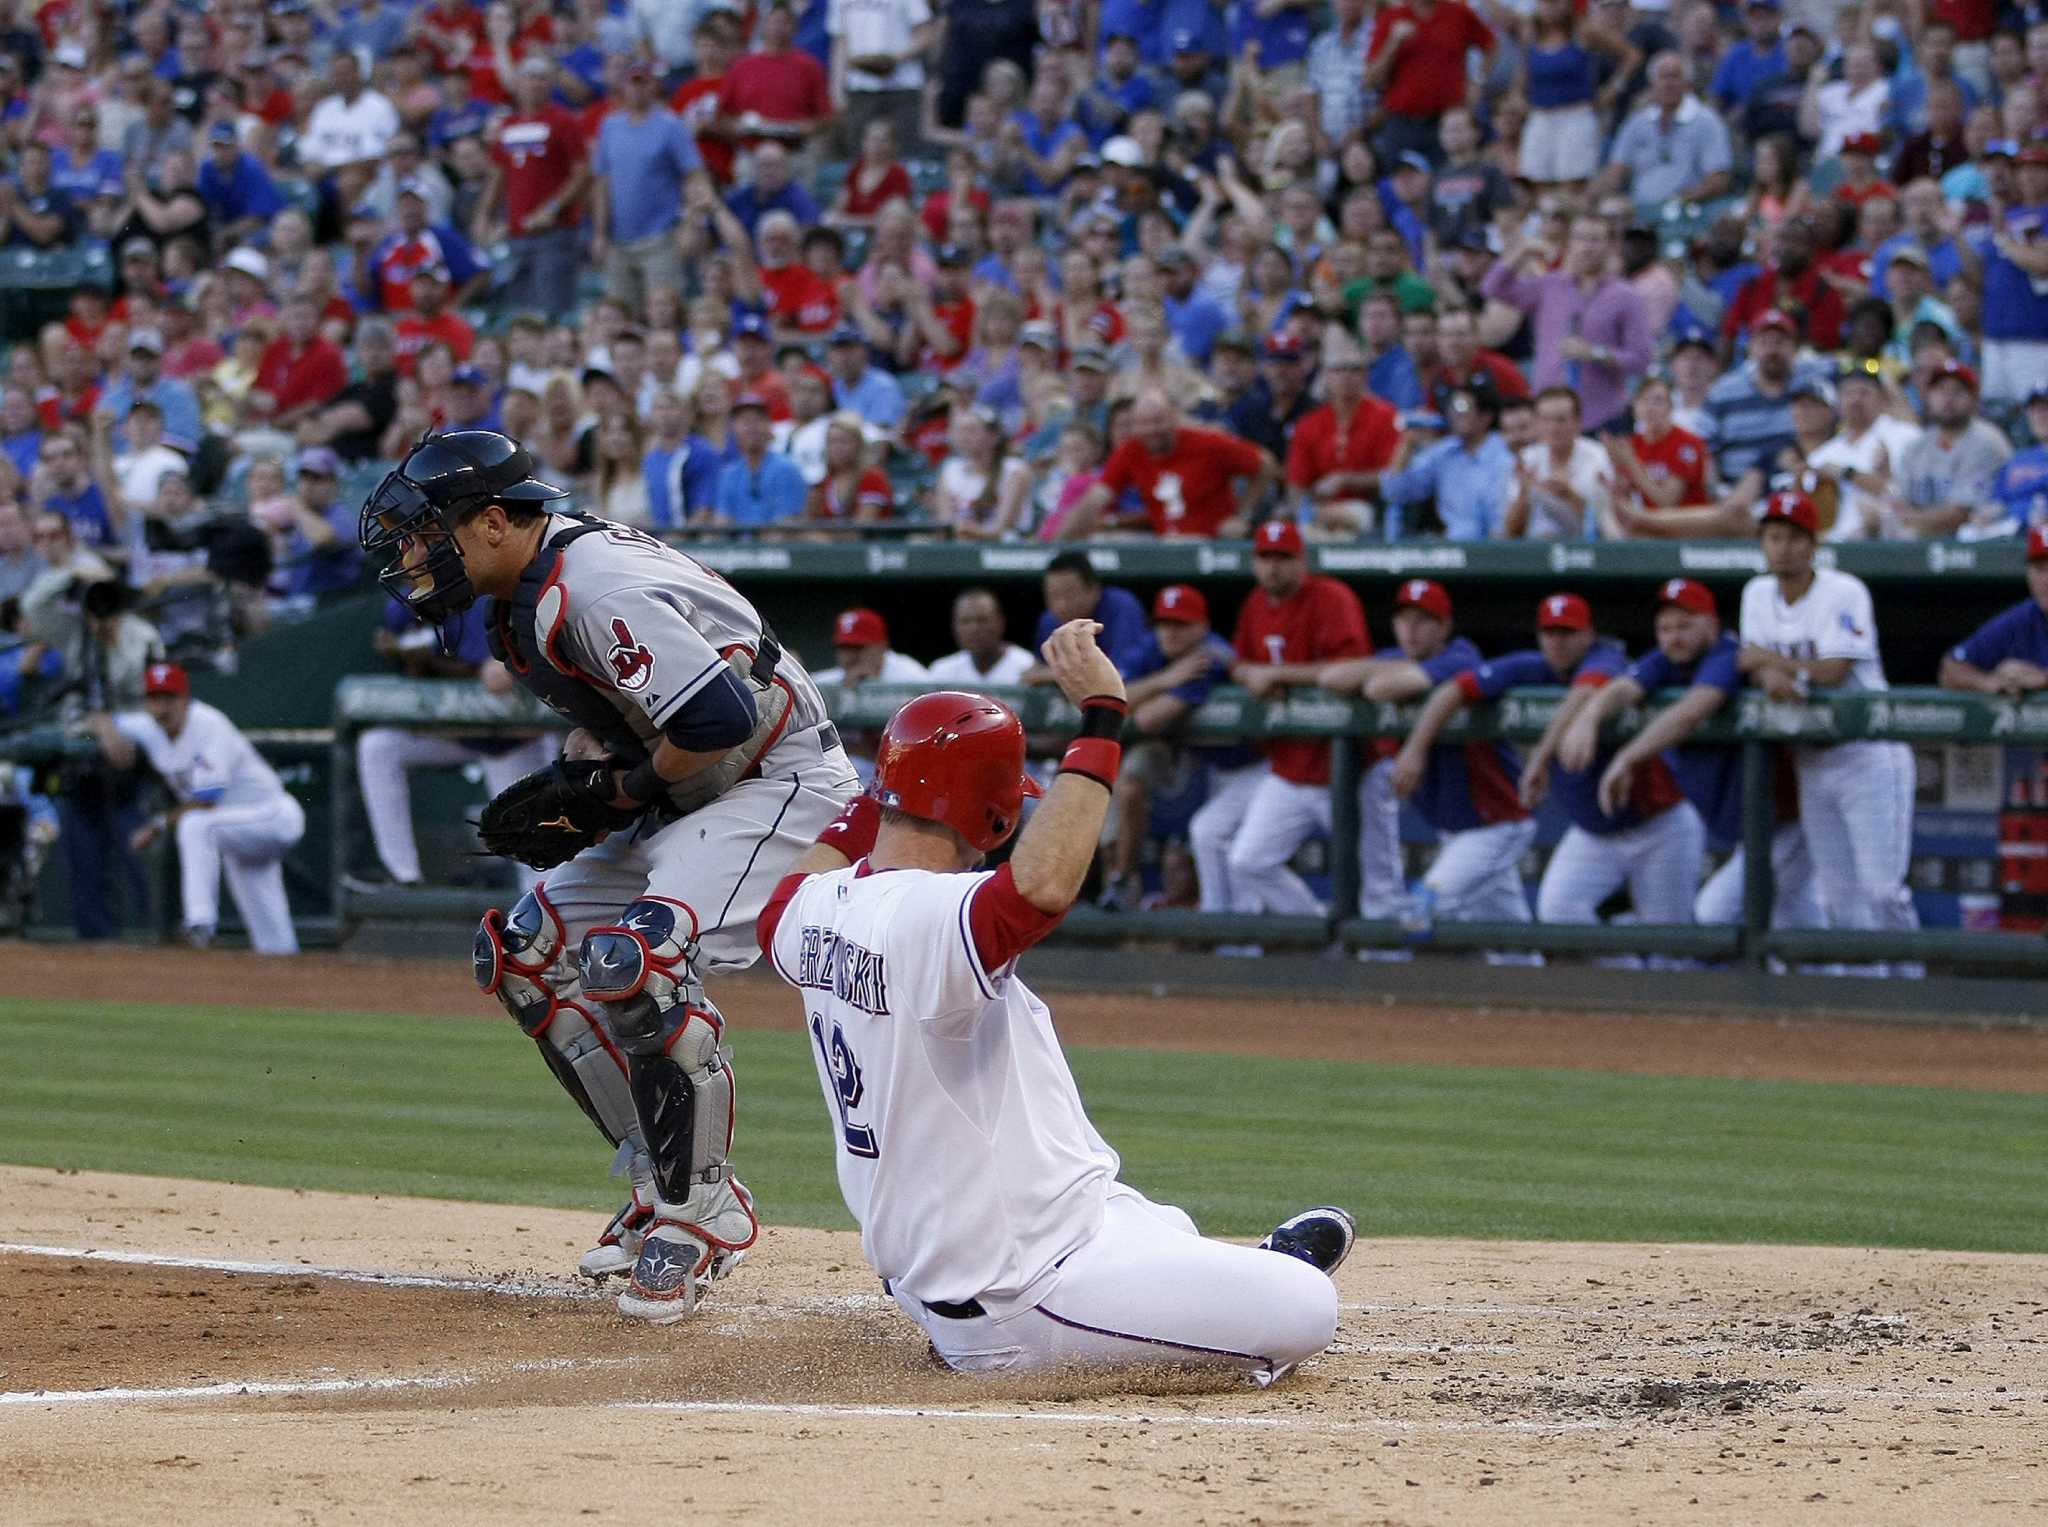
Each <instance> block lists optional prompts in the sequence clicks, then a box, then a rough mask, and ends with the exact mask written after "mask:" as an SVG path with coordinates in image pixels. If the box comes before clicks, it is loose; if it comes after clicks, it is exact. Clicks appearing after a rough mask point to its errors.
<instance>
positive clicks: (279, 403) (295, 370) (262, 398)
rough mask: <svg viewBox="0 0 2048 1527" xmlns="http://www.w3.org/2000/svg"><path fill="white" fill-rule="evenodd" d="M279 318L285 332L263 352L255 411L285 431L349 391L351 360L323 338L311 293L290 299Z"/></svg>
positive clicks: (251, 401) (252, 395) (251, 394)
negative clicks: (341, 393)
mask: <svg viewBox="0 0 2048 1527" xmlns="http://www.w3.org/2000/svg"><path fill="white" fill-rule="evenodd" d="M278 318H279V321H280V326H281V328H282V330H283V332H282V333H280V334H279V335H278V336H277V338H275V339H273V340H272V341H271V342H270V343H269V344H268V345H265V346H264V347H263V355H262V358H261V359H260V360H259V361H258V362H257V363H256V385H255V386H254V387H253V388H252V389H251V390H250V392H249V410H250V412H251V413H253V414H257V415H259V416H262V417H266V418H268V419H269V420H270V422H271V423H272V424H274V425H276V426H277V427H278V428H279V429H297V428H298V426H299V422H300V421H301V420H302V419H304V418H305V417H306V416H307V415H309V414H311V413H314V412H316V411H317V410H319V409H320V408H322V407H324V406H325V405H326V404H328V403H330V402H332V401H333V399H334V398H335V396H336V395H337V394H338V393H340V391H341V390H342V388H344V387H346V386H348V359H347V357H345V356H344V355H343V354H342V353H341V350H340V347H339V346H337V345H336V344H335V343H334V342H333V341H332V340H328V339H322V338H321V337H320V304H319V302H318V301H317V300H316V299H315V298H314V297H313V295H312V294H311V293H309V292H303V291H302V292H296V293H294V294H293V295H292V296H290V297H288V298H286V299H285V304H284V308H283V310H282V311H281V312H280V313H279V314H278Z"/></svg>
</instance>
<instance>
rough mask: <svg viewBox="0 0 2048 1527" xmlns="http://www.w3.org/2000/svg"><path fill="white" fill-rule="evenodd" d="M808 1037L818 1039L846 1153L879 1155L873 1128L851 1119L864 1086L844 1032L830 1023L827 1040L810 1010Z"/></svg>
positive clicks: (867, 1155) (822, 1023) (879, 1148)
mask: <svg viewBox="0 0 2048 1527" xmlns="http://www.w3.org/2000/svg"><path fill="white" fill-rule="evenodd" d="M811 1038H813V1039H815V1040H816V1041H817V1042H818V1054H819V1055H820V1056H821V1057H823V1059H824V1062H825V1069H826V1071H828V1072H829V1073H831V1076H832V1101H833V1102H834V1103H836V1104H837V1105H838V1107H839V1135H840V1138H841V1139H843V1140H845V1142H846V1149H847V1152H848V1153H849V1154H850V1155H855V1156H866V1157H869V1158H870V1159H872V1158H874V1157H877V1156H880V1155H881V1154H882V1144H881V1142H880V1141H879V1140H877V1139H876V1138H875V1132H874V1130H873V1129H872V1128H870V1127H869V1126H868V1125H865V1124H856V1123H854V1122H853V1110H854V1109H856V1108H858V1107H860V1100H861V1096H862V1093H863V1092H864V1090H865V1089H864V1088H863V1087H862V1086H861V1080H860V1062H859V1061H857V1060H855V1059H854V1058H853V1050H852V1048H851V1047H850V1046H849V1045H848V1044H847V1042H846V1034H845V1032H844V1031H843V1030H842V1029H841V1028H840V1027H839V1025H838V1024H836V1023H835V1024H833V1025H832V1038H831V1039H830V1040H829V1041H827V1039H826V1038H825V1020H824V1019H823V1018H822V1017H820V1016H819V1015H818V1014H816V1013H813V1014H811Z"/></svg>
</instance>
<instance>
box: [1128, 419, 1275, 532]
mask: <svg viewBox="0 0 2048 1527" xmlns="http://www.w3.org/2000/svg"><path fill="white" fill-rule="evenodd" d="M1262 455H1263V453H1262V452H1261V451H1260V450H1259V448H1258V447H1257V446H1255V445H1253V444H1252V443H1251V442H1250V441H1249V440H1241V439H1239V438H1238V437H1237V436H1236V435H1227V434H1225V433H1224V432H1223V431H1222V430H1220V429H1203V428H1201V427H1200V426H1198V425H1192V424H1184V425H1182V426H1181V427H1180V429H1178V430H1177V431H1175V432H1174V437H1173V450H1172V451H1171V452H1170V453H1169V454H1168V455H1166V456H1165V457H1159V456H1154V455H1153V454H1152V453H1151V452H1150V451H1148V450H1146V449H1145V445H1144V442H1143V441H1140V440H1137V439H1131V440H1126V441H1125V442H1124V443H1123V444H1122V445H1120V446H1118V447H1117V448H1116V449H1115V450H1114V451H1112V452H1111V453H1110V457H1109V462H1108V464H1107V465H1106V466H1104V468H1103V469H1102V486H1103V487H1105V488H1107V489H1108V490H1109V493H1110V497H1111V499H1112V501H1114V500H1115V499H1116V498H1117V497H1118V496H1120V495H1121V494H1122V493H1123V492H1124V491H1125V490H1126V489H1128V488H1136V489H1137V490H1138V495H1139V496H1140V497H1141V498H1143V499H1144V501H1145V513H1146V514H1147V515H1148V516H1149V517H1150V519H1151V521H1152V529H1153V532H1154V533H1155V534H1158V535H1162V536H1214V535H1215V534H1216V531H1217V527H1219V526H1220V525H1222V523H1223V522H1224V521H1225V520H1227V519H1229V518H1230V517H1231V516H1232V515H1234V514H1236V513H1237V492H1236V490H1235V489H1234V488H1233V487H1232V486H1231V479H1232V478H1234V477H1250V476H1251V475H1252V474H1253V473H1255V472H1257V471H1258V470H1259V463H1260V459H1261V456H1262Z"/></svg>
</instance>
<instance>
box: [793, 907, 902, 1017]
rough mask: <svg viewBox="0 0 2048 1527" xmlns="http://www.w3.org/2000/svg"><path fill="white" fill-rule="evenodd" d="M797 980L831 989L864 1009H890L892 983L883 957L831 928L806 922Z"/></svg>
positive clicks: (817, 989) (823, 989) (819, 987)
mask: <svg viewBox="0 0 2048 1527" xmlns="http://www.w3.org/2000/svg"><path fill="white" fill-rule="evenodd" d="M796 984H797V985H799V986H807V987H810V988H811V989H812V990H814V991H824V992H830V993H831V994H832V995H833V996H835V997H837V998H838V999H839V1000H840V1001H841V1002H844V1003H846V1004H848V1005H849V1006H851V1007H857V1008H859V1009H860V1010H861V1011H862V1012H864V1013H886V1012H888V1011H889V983H888V977H887V974H886V972H885V970H884V966H883V960H882V957H881V956H880V955H879V954H876V953H875V952H874V950H872V949H867V948H863V947H862V946H861V945H859V944H856V943H854V942H853V940H851V939H849V938H844V937H841V936H840V934H838V933H837V932H835V931H834V930H833V929H830V928H819V927H816V926H814V925H812V924H808V923H807V924H805V925H804V930H803V948H802V952H801V953H800V954H799V955H798V956H797V973H796Z"/></svg>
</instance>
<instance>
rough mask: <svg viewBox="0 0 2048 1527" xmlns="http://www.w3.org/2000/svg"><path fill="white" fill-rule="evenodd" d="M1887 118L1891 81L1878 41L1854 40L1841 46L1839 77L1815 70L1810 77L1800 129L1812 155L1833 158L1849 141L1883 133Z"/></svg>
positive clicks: (1801, 107)
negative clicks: (1832, 78)
mask: <svg viewBox="0 0 2048 1527" xmlns="http://www.w3.org/2000/svg"><path fill="white" fill-rule="evenodd" d="M1890 116H1891V81H1890V80H1888V79H1886V78H1885V72H1884V64H1883V62H1882V61H1881V60H1880V59H1879V57H1878V53H1877V44H1876V43H1875V42H1874V41H1873V42H1852V43H1850V44H1849V46H1848V47H1846V48H1844V49H1843V50H1842V77H1841V78H1840V79H1835V80H1830V79H1826V78H1824V77H1823V76H1822V75H1821V73H1820V72H1819V71H1815V72H1814V73H1813V74H1812V75H1810V76H1808V78H1807V84H1806V99H1805V100H1804V101H1802V102H1801V103H1800V106H1799V131H1800V133H1801V134H1802V135H1803V136H1804V137H1806V138H1808V139H1809V140H1814V143H1815V147H1814V154H1815V155H1816V157H1818V158H1820V159H1833V158H1835V157H1837V156H1838V155H1839V154H1840V153H1841V152H1842V145H1843V143H1844V142H1846V141H1847V140H1848V139H1850V138H1853V137H1857V136H1859V135H1861V134H1864V133H1869V134H1873V135H1876V134H1881V133H1883V131H1884V129H1885V124H1886V122H1887V121H1888V119H1889V118H1890Z"/></svg>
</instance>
